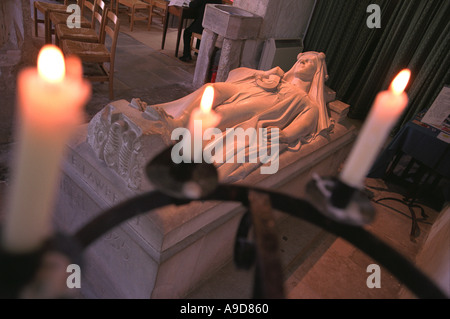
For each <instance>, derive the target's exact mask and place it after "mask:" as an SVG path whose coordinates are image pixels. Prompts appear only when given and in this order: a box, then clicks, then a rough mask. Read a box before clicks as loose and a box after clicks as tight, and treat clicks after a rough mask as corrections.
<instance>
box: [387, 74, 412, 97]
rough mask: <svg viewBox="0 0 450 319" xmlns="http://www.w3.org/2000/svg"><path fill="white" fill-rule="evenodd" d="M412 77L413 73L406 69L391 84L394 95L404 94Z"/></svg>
mask: <svg viewBox="0 0 450 319" xmlns="http://www.w3.org/2000/svg"><path fill="white" fill-rule="evenodd" d="M410 77H411V71H410V70H408V69H404V70H402V71H400V73H399V74H398V75H397V76H396V77H395V79H394V80H393V81H392V83H391V90H392V91H393V92H394V94H397V95H399V94H402V93H403V91H404V90H405V88H406V86H407V85H408V81H409V78H410Z"/></svg>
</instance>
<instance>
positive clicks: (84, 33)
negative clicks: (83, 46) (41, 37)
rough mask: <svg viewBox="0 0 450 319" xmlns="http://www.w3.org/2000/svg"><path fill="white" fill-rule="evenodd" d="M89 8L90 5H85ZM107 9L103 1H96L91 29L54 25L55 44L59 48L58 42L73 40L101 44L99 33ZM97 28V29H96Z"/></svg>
mask: <svg viewBox="0 0 450 319" xmlns="http://www.w3.org/2000/svg"><path fill="white" fill-rule="evenodd" d="M86 5H87V6H88V7H89V6H90V3H89V4H88V3H86ZM107 11H108V8H107V7H106V4H105V2H104V1H103V0H96V1H95V3H94V8H93V14H92V20H91V27H90V28H72V29H71V28H69V27H68V26H67V25H66V24H63V23H61V24H57V25H55V44H56V45H58V46H59V43H60V40H63V39H66V40H74V41H84V42H92V43H101V42H102V39H101V38H100V35H101V31H102V30H103V23H104V21H105V17H106V12H107ZM97 27H98V29H97Z"/></svg>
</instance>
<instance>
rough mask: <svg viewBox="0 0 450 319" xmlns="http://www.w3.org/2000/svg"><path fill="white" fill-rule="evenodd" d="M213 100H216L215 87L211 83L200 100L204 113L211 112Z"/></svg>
mask: <svg viewBox="0 0 450 319" xmlns="http://www.w3.org/2000/svg"><path fill="white" fill-rule="evenodd" d="M213 100H214V88H213V87H212V86H211V85H209V86H207V87H206V89H205V91H204V92H203V96H202V100H201V102H200V108H201V110H202V112H203V113H209V112H210V111H211V108H212V104H213Z"/></svg>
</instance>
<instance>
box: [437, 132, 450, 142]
mask: <svg viewBox="0 0 450 319" xmlns="http://www.w3.org/2000/svg"><path fill="white" fill-rule="evenodd" d="M437 138H438V139H440V140H441V141H444V142H445V143H450V135H449V134H447V133H444V132H441V133H439V134H438V136H437Z"/></svg>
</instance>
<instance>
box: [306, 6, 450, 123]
mask: <svg viewBox="0 0 450 319" xmlns="http://www.w3.org/2000/svg"><path fill="white" fill-rule="evenodd" d="M369 4H377V5H379V6H380V9H381V28H379V29H377V28H374V29H370V28H368V27H367V24H366V20H367V18H368V17H369V15H370V14H371V13H368V12H366V11H367V7H368V5H369ZM304 47H305V49H304V50H305V51H320V52H324V53H325V54H326V61H327V66H328V73H329V80H328V82H327V85H328V86H329V87H330V88H332V89H333V90H335V91H336V93H337V97H338V98H339V99H340V100H342V101H344V102H346V103H348V104H350V112H349V115H348V116H349V117H350V118H355V119H361V120H364V118H365V117H366V115H367V113H368V111H369V110H370V107H371V105H372V103H373V100H374V99H375V96H376V94H377V93H378V92H379V91H381V90H386V89H387V88H388V87H389V85H390V83H391V81H392V79H393V78H394V77H395V75H396V74H397V73H398V72H399V71H400V70H402V69H404V68H409V69H410V70H411V73H412V75H411V80H410V82H409V84H408V87H407V88H406V92H407V93H408V96H409V105H408V107H407V110H406V111H405V112H404V114H403V117H402V119H401V120H400V121H399V123H398V124H397V126H396V128H395V129H394V132H395V131H396V130H398V129H399V128H400V127H401V125H403V124H404V123H405V122H407V121H408V120H410V119H412V118H413V117H414V116H415V115H416V114H417V113H418V112H420V111H422V110H424V109H426V108H428V107H430V106H431V104H432V103H433V101H434V99H435V98H436V97H437V95H438V94H439V92H440V91H441V89H442V87H443V86H444V85H448V84H449V83H450V76H449V69H450V0H431V1H426V0H378V1H377V0H317V3H316V7H315V10H314V13H313V16H312V18H311V22H310V25H309V28H308V33H307V35H306V37H305V39H304ZM449 107H450V106H449Z"/></svg>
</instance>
